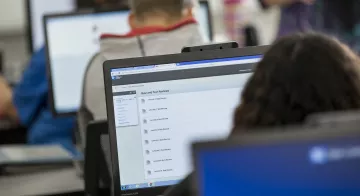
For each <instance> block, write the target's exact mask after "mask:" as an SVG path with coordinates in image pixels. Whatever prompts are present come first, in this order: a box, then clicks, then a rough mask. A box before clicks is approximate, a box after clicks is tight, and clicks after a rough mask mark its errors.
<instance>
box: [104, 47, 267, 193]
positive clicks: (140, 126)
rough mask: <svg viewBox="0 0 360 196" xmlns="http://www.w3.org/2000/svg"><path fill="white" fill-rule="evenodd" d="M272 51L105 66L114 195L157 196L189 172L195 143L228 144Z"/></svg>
mask: <svg viewBox="0 0 360 196" xmlns="http://www.w3.org/2000/svg"><path fill="white" fill-rule="evenodd" d="M265 49H266V47H255V48H247V49H226V50H213V51H206V52H189V53H183V54H174V55H164V56H155V57H143V58H135V59H122V60H114V61H107V62H105V64H104V77H105V91H106V100H107V112H108V122H109V132H110V143H111V148H112V156H113V169H114V172H113V174H114V178H113V179H114V187H113V188H114V190H115V193H116V194H115V195H116V196H117V195H122V194H129V195H135V194H136V195H143V194H148V195H159V194H161V193H162V192H163V191H164V190H165V188H167V187H168V186H171V185H174V184H177V183H178V182H179V181H181V180H182V179H183V177H185V176H186V175H187V174H188V173H189V172H191V170H192V167H191V159H190V157H191V156H190V151H191V143H192V142H193V141H198V140H200V141H202V140H210V139H214V138H225V137H227V136H228V134H229V132H230V130H231V127H232V119H233V112H234V109H235V108H236V106H237V105H238V104H239V100H240V93H241V91H242V89H243V87H244V85H245V84H246V82H247V80H248V78H249V77H250V76H251V75H252V72H253V69H254V67H255V64H256V63H257V62H259V61H260V59H261V58H262V54H263V52H264V51H265Z"/></svg>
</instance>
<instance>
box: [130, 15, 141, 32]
mask: <svg viewBox="0 0 360 196" xmlns="http://www.w3.org/2000/svg"><path fill="white" fill-rule="evenodd" d="M128 20H129V26H130V28H131V29H136V28H139V22H138V21H137V18H136V16H135V14H134V13H132V12H131V13H130V14H129V18H128Z"/></svg>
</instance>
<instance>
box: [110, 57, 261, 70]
mask: <svg viewBox="0 0 360 196" xmlns="http://www.w3.org/2000/svg"><path fill="white" fill-rule="evenodd" d="M260 58H262V55H254V56H245V57H232V58H222V59H211V60H201V61H189V62H181V63H174V65H176V66H177V67H182V66H189V65H197V64H209V63H218V62H226V61H239V60H251V59H260ZM154 68H156V65H146V66H138V67H127V68H117V69H112V70H111V72H118V71H132V70H144V69H154Z"/></svg>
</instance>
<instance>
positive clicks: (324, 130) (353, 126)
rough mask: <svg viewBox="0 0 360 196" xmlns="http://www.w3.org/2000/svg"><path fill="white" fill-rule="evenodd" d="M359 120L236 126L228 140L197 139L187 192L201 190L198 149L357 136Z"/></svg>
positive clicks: (195, 193)
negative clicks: (191, 175) (328, 124)
mask: <svg viewBox="0 0 360 196" xmlns="http://www.w3.org/2000/svg"><path fill="white" fill-rule="evenodd" d="M359 126H360V122H351V123H340V124H336V125H333V126H308V125H304V126H300V125H298V126H285V127H278V128H269V129H254V130H246V129H239V130H235V132H236V131H238V132H239V133H240V134H237V135H234V136H233V137H230V138H229V139H225V140H219V141H211V142H199V143H195V144H193V146H192V151H193V153H192V158H193V165H194V168H195V171H194V175H193V178H192V179H191V182H192V183H191V184H192V187H190V188H191V191H192V192H193V193H194V195H197V196H201V195H203V193H202V192H201V191H202V190H200V189H199V186H200V183H201V182H200V181H201V178H200V176H199V174H198V170H197V169H196V167H197V166H198V162H199V160H198V158H197V157H198V156H199V154H200V153H201V151H202V150H208V149H214V148H215V149H224V148H243V147H259V146H267V145H272V144H289V143H293V142H296V143H302V142H304V143H305V142H309V141H317V140H322V141H324V140H332V139H336V138H339V137H360V129H359Z"/></svg>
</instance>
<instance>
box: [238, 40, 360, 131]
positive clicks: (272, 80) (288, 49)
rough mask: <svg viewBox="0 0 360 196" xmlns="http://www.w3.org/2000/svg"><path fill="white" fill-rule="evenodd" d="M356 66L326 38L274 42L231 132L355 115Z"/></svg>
mask: <svg viewBox="0 0 360 196" xmlns="http://www.w3.org/2000/svg"><path fill="white" fill-rule="evenodd" d="M359 66H360V65H359V59H358V57H357V56H356V55H355V54H354V53H353V52H352V51H351V50H350V49H349V48H348V47H347V46H345V45H343V44H342V43H340V42H339V41H337V40H336V39H334V38H331V37H328V36H325V35H321V34H315V33H311V34H295V35H291V36H288V37H284V38H282V39H280V40H278V41H277V42H276V43H275V44H274V45H273V46H272V47H271V48H270V50H269V51H268V52H267V53H266V54H265V55H264V57H263V59H262V60H261V62H260V63H259V64H258V65H257V67H256V70H255V73H254V74H253V76H252V77H251V78H250V79H249V81H248V83H247V85H246V87H245V89H244V91H243V93H242V100H241V104H240V105H239V107H238V108H237V109H236V112H235V119H234V130H235V129H238V128H240V129H241V128H244V129H248V128H254V127H264V126H282V125H290V124H301V123H303V121H304V120H305V119H306V118H307V116H308V115H310V114H314V113H322V112H331V111H342V110H352V109H359V108H360V86H359V85H360V73H359Z"/></svg>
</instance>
